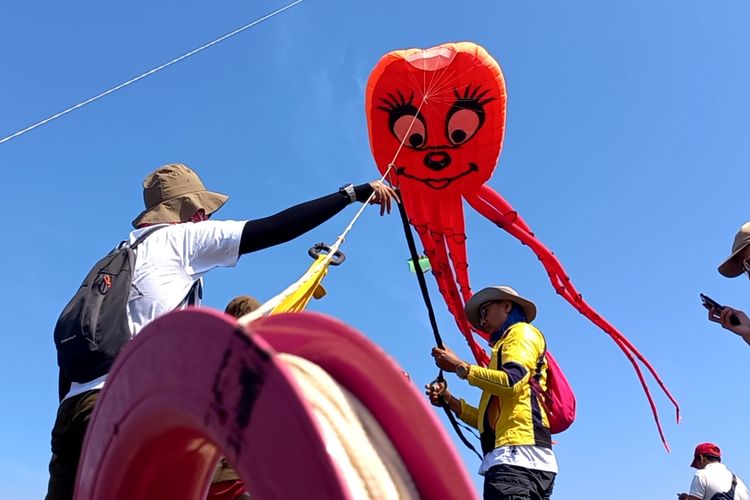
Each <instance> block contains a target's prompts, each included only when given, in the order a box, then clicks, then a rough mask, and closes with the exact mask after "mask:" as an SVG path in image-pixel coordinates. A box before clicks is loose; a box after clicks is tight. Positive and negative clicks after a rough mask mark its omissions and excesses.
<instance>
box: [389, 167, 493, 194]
mask: <svg viewBox="0 0 750 500" xmlns="http://www.w3.org/2000/svg"><path fill="white" fill-rule="evenodd" d="M478 171H479V167H478V166H477V164H476V163H473V162H469V168H468V169H466V171H464V172H461V173H460V174H458V175H456V176H454V177H440V178H434V177H427V178H422V177H416V176H414V175H411V174H407V173H406V167H396V175H400V176H402V177H406V178H408V179H414V180H415V181H419V182H424V183H425V184H427V185H428V186H429V187H431V188H432V189H445V188H446V187H448V186H449V185H450V183H451V182H453V181H455V180H456V179H460V178H461V177H463V176H465V175H469V174H470V173H472V172H478Z"/></svg>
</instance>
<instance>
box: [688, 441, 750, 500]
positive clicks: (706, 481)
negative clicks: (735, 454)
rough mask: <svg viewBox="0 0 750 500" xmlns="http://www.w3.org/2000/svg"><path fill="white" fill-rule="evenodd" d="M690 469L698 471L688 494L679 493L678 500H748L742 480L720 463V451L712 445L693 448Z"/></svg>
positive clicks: (704, 444) (705, 444)
mask: <svg viewBox="0 0 750 500" xmlns="http://www.w3.org/2000/svg"><path fill="white" fill-rule="evenodd" d="M690 467H694V468H696V469H698V472H696V473H695V476H693V483H692V484H691V485H690V493H679V494H678V495H677V497H678V500H731V499H734V500H750V493H749V492H748V489H747V486H745V483H743V482H742V480H741V479H740V478H739V477H737V476H736V475H734V474H732V472H731V471H730V470H729V469H727V467H726V466H725V465H724V464H723V463H721V450H720V449H719V447H718V446H716V445H715V444H713V443H701V444H699V445H698V446H696V447H695V453H694V454H693V462H692V463H691V464H690Z"/></svg>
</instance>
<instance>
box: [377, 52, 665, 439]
mask: <svg viewBox="0 0 750 500" xmlns="http://www.w3.org/2000/svg"><path fill="white" fill-rule="evenodd" d="M505 102H506V90H505V81H504V79H503V74H502V71H501V69H500V66H499V65H498V64H497V62H496V61H495V60H494V59H493V58H492V57H491V56H490V55H489V54H488V53H487V51H486V50H484V49H483V48H482V47H480V46H478V45H476V44H473V43H469V42H462V43H446V44H443V45H439V46H437V47H432V48H430V49H408V50H398V51H394V52H390V53H388V54H386V55H385V56H383V57H382V58H381V59H380V61H379V62H378V64H377V65H376V66H375V68H374V69H373V71H372V74H371V75H370V78H369V81H368V83H367V91H366V104H365V111H366V113H367V124H368V128H369V134H370V145H371V147H372V152H373V155H374V157H375V161H376V163H377V166H378V169H379V170H380V172H381V173H382V174H383V175H387V176H388V179H389V180H390V182H391V183H392V184H393V185H394V186H396V187H398V188H399V189H400V191H401V195H402V198H403V203H404V207H405V209H406V213H407V214H408V217H409V222H410V223H411V224H412V226H414V228H415V229H416V230H417V233H418V234H419V237H420V239H421V240H422V244H423V245H424V248H425V254H426V255H427V256H428V257H429V259H430V263H431V265H432V269H433V274H434V276H435V279H436V280H437V283H438V287H439V290H440V293H441V294H442V295H443V298H444V299H445V302H446V304H447V306H448V309H449V310H450V312H451V314H453V317H454V318H455V320H456V323H457V324H458V327H459V329H460V330H461V332H462V333H463V335H464V337H465V338H466V340H467V342H468V344H469V346H470V348H471V350H472V352H473V354H474V357H475V358H476V359H477V361H478V362H479V363H482V364H486V363H487V361H488V358H487V354H486V353H485V351H484V350H483V349H482V347H481V346H480V345H479V344H478V343H477V341H476V339H475V338H474V336H473V334H472V328H471V326H470V325H469V323H468V321H467V320H466V318H465V317H464V314H463V306H464V304H465V302H466V301H468V300H469V298H470V297H471V288H470V286H469V275H468V270H467V268H468V264H467V258H466V245H465V242H466V234H465V229H464V213H463V201H462V199H465V200H466V201H467V202H468V203H469V205H471V206H472V207H473V208H474V210H476V211H477V212H479V213H480V214H482V215H483V216H484V217H486V218H487V219H489V220H490V221H492V222H494V223H495V224H497V226H498V227H500V228H502V229H504V230H505V231H507V232H509V233H510V234H512V235H513V236H514V237H516V238H517V239H518V240H520V241H521V243H523V244H524V245H528V246H529V247H530V248H531V250H532V251H533V252H534V253H535V254H536V255H537V257H539V260H540V261H541V262H542V265H543V266H544V269H545V270H546V271H547V274H548V275H549V278H550V280H551V281H552V286H553V287H554V288H555V290H556V291H557V293H558V294H560V295H562V296H563V297H564V298H565V300H567V301H568V302H569V303H570V304H571V305H572V306H573V307H575V308H576V309H577V310H578V311H580V312H581V313H582V314H583V315H585V316H586V317H587V318H588V319H589V320H591V321H592V322H593V323H594V324H596V325H597V326H598V327H599V328H601V329H602V330H603V331H604V332H606V333H607V334H608V335H609V336H610V337H611V338H612V339H613V340H614V341H615V343H616V344H617V345H618V346H619V347H620V349H621V350H622V351H623V353H624V354H625V356H627V358H628V359H629V360H630V362H631V363H632V365H633V367H634V369H635V371H636V373H637V375H638V378H639V380H640V382H641V385H642V387H643V389H644V391H645V393H646V397H647V398H648V401H649V404H650V406H651V411H652V413H653V415H654V419H655V421H656V425H657V428H658V430H659V434H660V436H661V439H662V442H663V443H664V445H665V446H666V447H667V450H668V449H669V447H668V445H667V443H666V440H665V438H664V433H663V431H662V428H661V425H660V423H659V416H658V413H657V411H656V406H655V404H654V402H653V399H652V398H651V393H650V391H649V388H648V385H647V384H646V382H645V380H644V377H643V374H642V372H641V368H640V366H639V365H638V360H640V361H641V362H642V363H643V364H644V365H645V366H646V368H647V369H648V370H649V371H650V372H651V374H652V375H653V377H654V378H655V379H656V381H657V383H658V384H659V386H660V387H661V388H662V390H663V391H664V392H665V394H666V395H667V397H668V398H669V399H670V400H671V401H672V403H673V404H674V406H675V408H676V412H677V420H678V421H679V406H678V404H677V402H676V401H675V399H674V398H673V397H672V395H671V394H670V393H669V390H668V389H667V388H666V386H665V385H664V384H663V382H662V381H661V379H660V378H659V375H658V374H657V373H656V371H655V370H654V368H653V367H652V366H651V364H650V363H649V362H648V360H647V359H646V358H645V357H643V355H641V354H640V353H639V352H638V350H637V349H636V348H635V347H634V346H633V344H631V343H630V341H629V340H628V339H627V338H625V336H623V335H622V334H621V333H620V332H619V331H618V330H617V329H616V328H615V327H614V326H612V325H611V324H610V323H609V322H608V321H607V320H606V319H604V318H603V317H602V316H600V315H599V314H598V313H597V312H596V311H595V310H594V309H593V308H592V307H591V306H589V305H588V304H587V303H586V301H584V300H583V298H582V297H581V294H580V293H578V291H577V290H576V289H575V287H574V286H573V284H572V283H571V281H570V279H569V278H568V276H567V274H566V273H565V270H564V269H563V266H562V264H561V263H560V261H559V260H558V259H557V258H556V257H555V256H554V254H553V253H552V252H551V251H550V250H549V249H548V248H547V247H546V246H544V245H543V244H542V243H541V242H540V241H539V240H538V239H537V238H536V237H535V236H534V233H533V232H532V231H531V229H530V228H529V226H528V225H527V224H526V223H525V222H524V221H523V219H522V218H521V217H520V216H519V215H518V213H517V212H516V211H515V210H514V209H513V207H512V206H511V205H510V204H509V203H508V202H507V201H506V200H505V199H504V198H503V197H502V196H501V195H500V194H498V193H497V192H495V191H493V190H492V188H490V187H489V186H487V185H486V184H485V182H487V181H488V180H489V179H490V177H491V176H492V172H493V171H494V170H495V166H496V165H497V161H498V158H499V156H500V150H501V149H502V144H503V136H504V134H505ZM477 333H478V334H479V335H480V336H482V337H484V338H485V339H486V338H487V334H486V333H484V332H477Z"/></svg>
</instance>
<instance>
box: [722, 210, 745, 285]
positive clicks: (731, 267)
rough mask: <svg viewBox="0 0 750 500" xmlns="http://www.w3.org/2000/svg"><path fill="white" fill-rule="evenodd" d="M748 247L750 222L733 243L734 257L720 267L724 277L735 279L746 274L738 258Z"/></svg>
mask: <svg viewBox="0 0 750 500" xmlns="http://www.w3.org/2000/svg"><path fill="white" fill-rule="evenodd" d="M748 245H750V222H745V223H744V224H742V226H741V227H740V230H739V231H737V234H736V235H735V237H734V243H732V255H730V256H729V257H728V258H727V260H725V261H724V262H722V264H721V265H720V266H719V272H720V273H721V274H722V275H724V276H726V277H727V278H734V277H736V276H739V275H740V274H742V273H743V272H745V268H744V267H742V262H740V261H739V260H738V259H737V258H736V257H737V255H738V254H739V253H740V252H741V251H742V250H744V249H745V247H747V246H748Z"/></svg>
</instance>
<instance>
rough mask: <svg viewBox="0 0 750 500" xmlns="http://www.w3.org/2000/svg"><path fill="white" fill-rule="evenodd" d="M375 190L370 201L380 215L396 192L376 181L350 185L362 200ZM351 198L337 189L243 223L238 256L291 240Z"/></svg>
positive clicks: (338, 208) (326, 218) (360, 200)
mask: <svg viewBox="0 0 750 500" xmlns="http://www.w3.org/2000/svg"><path fill="white" fill-rule="evenodd" d="M373 192H374V193H375V196H374V197H373V201H372V202H373V203H377V204H379V205H380V206H381V214H382V213H383V212H385V211H388V212H390V207H391V200H394V199H395V198H396V194H395V192H394V191H393V189H391V188H390V187H388V186H386V185H384V184H383V183H381V182H380V181H373V182H371V183H369V184H360V185H359V186H355V187H354V193H355V197H356V201H359V202H365V201H367V199H368V198H369V197H370V195H371V194H373ZM351 202H352V200H351V199H350V198H349V195H348V194H347V193H346V192H343V191H339V192H336V193H333V194H329V195H327V196H323V197H321V198H317V199H315V200H311V201H307V202H305V203H300V204H299V205H295V206H293V207H291V208H287V209H286V210H283V211H281V212H279V213H277V214H275V215H271V216H270V217H265V218H263V219H256V220H250V221H247V222H246V223H245V227H244V228H243V230H242V238H241V239H240V255H244V254H246V253H250V252H255V251H257V250H262V249H264V248H268V247H272V246H274V245H278V244H280V243H285V242H287V241H290V240H293V239H294V238H296V237H297V236H300V235H302V234H305V233H306V232H308V231H310V230H311V229H313V228H315V227H317V226H319V225H320V224H322V223H324V222H325V221H327V220H328V219H330V218H331V217H333V216H334V215H336V214H337V213H339V212H340V211H341V210H342V209H343V208H344V207H345V206H347V205H348V204H349V203H351Z"/></svg>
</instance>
